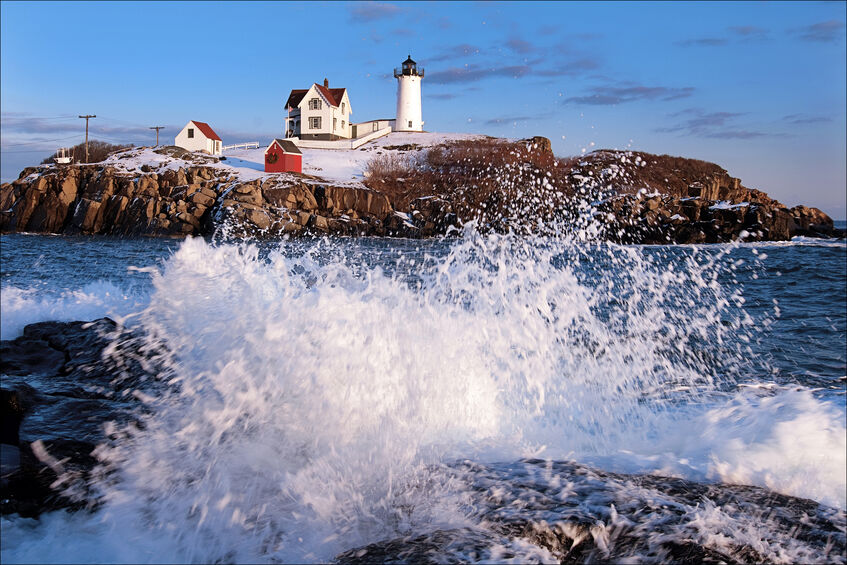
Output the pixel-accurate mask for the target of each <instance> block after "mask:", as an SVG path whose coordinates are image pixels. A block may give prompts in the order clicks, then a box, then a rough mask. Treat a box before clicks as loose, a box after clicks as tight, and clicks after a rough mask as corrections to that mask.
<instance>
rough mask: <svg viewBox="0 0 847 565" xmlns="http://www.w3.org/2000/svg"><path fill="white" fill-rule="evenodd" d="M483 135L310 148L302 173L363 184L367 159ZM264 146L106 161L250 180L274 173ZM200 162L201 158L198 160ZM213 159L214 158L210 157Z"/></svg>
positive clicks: (124, 168) (131, 168) (395, 137)
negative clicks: (217, 155)
mask: <svg viewBox="0 0 847 565" xmlns="http://www.w3.org/2000/svg"><path fill="white" fill-rule="evenodd" d="M482 137H484V136H481V135H475V134H465V133H430V132H392V133H389V134H388V135H386V136H384V137H381V138H378V139H376V140H374V141H372V142H370V143H367V144H365V145H363V146H362V147H359V148H358V149H307V148H301V151H302V152H303V173H305V174H307V175H312V176H315V177H319V178H320V179H323V180H324V181H327V182H330V183H332V184H335V185H339V186H358V187H361V186H363V184H362V182H363V180H364V178H365V177H364V171H365V168H366V167H367V164H368V161H370V160H371V159H373V158H374V157H376V156H378V155H387V154H392V153H393V154H397V155H416V154H417V153H420V152H421V151H425V150H426V149H428V148H430V147H434V146H437V145H440V144H442V143H445V142H448V141H458V140H468V139H480V138H482ZM404 145H411V146H414V148H413V149H410V150H408V151H400V150H398V149H389V148H390V147H395V146H404ZM265 149H266V147H260V148H258V149H235V150H230V151H226V152H225V153H224V155H223V156H224V157H226V159H225V160H223V161H220V162H219V163H214V162H209V163H201V162H197V163H190V162H186V161H184V160H182V159H175V158H173V157H171V156H170V155H161V154H159V153H156V152H154V151H153V148H151V147H141V148H136V149H130V150H128V151H124V152H121V153H117V154H115V155H112V156H110V157H109V158H108V159H107V160H106V161H104V162H103V164H104V165H106V166H111V167H114V168H115V169H116V170H118V171H121V172H126V173H132V174H143V172H142V171H141V167H142V166H143V165H147V166H148V167H150V169H151V172H157V173H160V172H163V171H165V170H168V169H178V168H180V167H186V166H192V165H202V166H205V167H210V168H213V169H219V170H222V171H226V172H230V173H233V174H234V175H236V176H237V177H238V179H239V180H241V181H244V182H246V181H251V180H255V179H258V178H267V177H270V176H271V175H273V174H279V173H265V172H264V168H265V165H264V163H265ZM198 161H200V159H198ZM210 161H211V159H210Z"/></svg>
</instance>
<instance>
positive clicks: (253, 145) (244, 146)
mask: <svg viewBox="0 0 847 565" xmlns="http://www.w3.org/2000/svg"><path fill="white" fill-rule="evenodd" d="M258 148H259V142H258V141H249V142H247V143H236V144H235V145H224V146H223V148H222V149H221V151H228V150H230V149H258Z"/></svg>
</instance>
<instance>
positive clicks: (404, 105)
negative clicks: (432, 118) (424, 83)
mask: <svg viewBox="0 0 847 565" xmlns="http://www.w3.org/2000/svg"><path fill="white" fill-rule="evenodd" d="M423 76H424V70H423V69H418V64H417V63H415V62H414V61H413V60H412V56H411V55H409V58H408V59H406V60H405V61H403V67H402V68H400V69H399V70H398V69H394V78H396V79H397V122H396V123H395V126H394V129H395V131H423V120H422V118H421V79H423Z"/></svg>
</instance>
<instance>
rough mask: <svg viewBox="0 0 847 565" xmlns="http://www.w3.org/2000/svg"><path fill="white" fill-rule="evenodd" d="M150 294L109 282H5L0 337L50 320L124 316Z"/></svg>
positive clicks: (11, 336)
mask: <svg viewBox="0 0 847 565" xmlns="http://www.w3.org/2000/svg"><path fill="white" fill-rule="evenodd" d="M148 300H149V295H146V294H145V293H144V292H141V291H138V290H127V289H126V288H124V287H122V286H121V285H118V284H115V283H113V282H108V281H102V280H101V281H96V282H92V283H89V284H86V285H84V286H82V287H80V288H78V289H67V288H66V289H52V290H50V291H47V292H45V290H44V289H43V288H39V287H27V288H21V287H19V286H13V285H3V288H2V292H0V309H2V312H3V315H2V317H0V339H15V338H16V337H18V336H19V335H21V332H22V331H23V329H24V327H25V326H26V325H28V324H33V323H36V322H43V321H46V320H50V321H59V322H72V321H76V320H94V319H97V318H101V317H103V316H111V317H114V318H120V317H122V316H126V315H128V314H130V313H132V312H138V311H139V310H140V309H142V308H143V307H144V306H146V304H147V302H148Z"/></svg>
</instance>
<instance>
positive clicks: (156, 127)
mask: <svg viewBox="0 0 847 565" xmlns="http://www.w3.org/2000/svg"><path fill="white" fill-rule="evenodd" d="M150 129H154V130H156V147H158V146H159V130H160V129H165V126H153V127H151V128H150Z"/></svg>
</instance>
